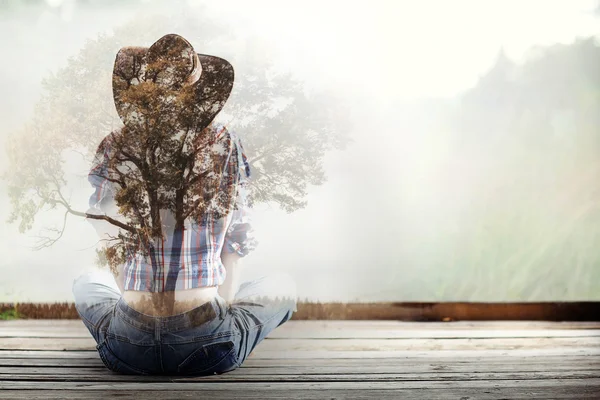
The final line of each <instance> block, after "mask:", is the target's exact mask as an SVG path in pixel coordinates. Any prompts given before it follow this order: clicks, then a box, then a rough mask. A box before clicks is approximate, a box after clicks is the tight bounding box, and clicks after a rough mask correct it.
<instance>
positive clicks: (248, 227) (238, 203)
mask: <svg viewBox="0 0 600 400" xmlns="http://www.w3.org/2000/svg"><path fill="white" fill-rule="evenodd" d="M232 139H233V140H234V143H235V150H236V151H235V152H234V156H235V157H232V160H231V161H232V162H231V163H230V165H229V168H230V172H229V173H234V174H238V182H237V187H236V189H237V190H236V191H237V194H236V198H235V207H234V209H233V211H232V218H231V223H230V225H229V227H228V229H227V233H226V235H225V245H224V246H225V247H224V248H225V250H226V251H227V252H229V253H234V252H235V253H237V254H238V255H239V256H241V257H244V256H246V255H248V254H249V253H250V252H251V251H253V250H254V249H255V248H256V246H257V245H258V242H257V240H256V238H255V236H254V229H253V227H252V209H251V207H250V204H249V197H248V180H249V178H250V164H249V163H248V159H247V158H246V154H245V153H244V148H243V147H242V143H241V141H240V140H239V138H238V137H237V136H235V135H232Z"/></svg>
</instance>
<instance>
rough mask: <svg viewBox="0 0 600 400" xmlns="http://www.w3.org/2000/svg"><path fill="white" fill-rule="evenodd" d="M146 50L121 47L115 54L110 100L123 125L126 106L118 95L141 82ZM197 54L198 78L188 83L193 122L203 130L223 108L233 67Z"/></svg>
mask: <svg viewBox="0 0 600 400" xmlns="http://www.w3.org/2000/svg"><path fill="white" fill-rule="evenodd" d="M147 51H148V48H147V47H124V48H122V49H121V50H119V52H118V53H117V56H116V59H115V66H114V69H113V81H112V88H113V98H114V100H115V101H114V103H115V108H116V109H117V113H118V114H119V117H120V118H121V120H122V121H123V123H124V124H125V125H127V119H128V114H129V108H130V104H128V103H126V102H124V101H121V97H122V94H123V93H124V92H125V91H126V90H127V88H129V87H130V86H131V85H135V84H136V83H135V82H134V81H137V82H141V81H142V79H143V77H142V74H143V69H142V68H141V66H142V65H143V64H144V62H145V61H144V60H145V57H146V53H147ZM197 54H198V59H199V61H200V64H201V66H202V73H201V74H200V77H199V79H198V80H197V81H196V82H194V83H192V84H191V86H192V87H193V92H194V94H195V99H194V104H193V106H194V111H195V114H194V115H195V116H197V119H196V121H195V126H196V129H197V130H202V129H204V128H206V127H207V126H208V125H209V124H210V123H211V122H212V121H213V120H214V118H215V117H216V116H217V114H218V113H219V112H220V111H221V110H222V109H223V107H224V106H225V102H226V101H227V99H228V98H229V95H230V94H231V90H232V89H233V81H234V71H233V66H232V65H231V64H230V63H229V62H228V61H227V60H224V59H222V58H220V57H216V56H211V55H207V54H200V53H197Z"/></svg>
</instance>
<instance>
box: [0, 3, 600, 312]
mask: <svg viewBox="0 0 600 400" xmlns="http://www.w3.org/2000/svg"><path fill="white" fill-rule="evenodd" d="M598 9H599V5H598V2H597V1H571V2H563V1H527V2H516V1H515V2H512V1H504V2H502V1H486V2H481V1H479V2H478V1H458V0H456V1H452V2H444V1H441V0H440V1H419V2H417V1H413V2H392V1H385V0H380V1H368V2H367V1H356V2H351V1H334V0H329V1H301V2H296V1H289V2H288V1H286V2H276V1H252V2H243V1H219V2H203V1H172V2H160V1H151V0H149V1H136V0H131V1H91V0H88V1H69V0H62V1H61V0H48V1H6V0H4V1H0V50H1V54H2V55H3V56H2V59H3V62H2V63H0V76H1V78H0V89H1V91H0V93H1V96H0V118H1V121H2V126H1V128H0V135H1V139H2V140H1V141H0V152H1V153H0V154H2V156H0V167H1V168H2V170H5V169H6V168H7V167H8V165H7V163H8V161H7V158H6V157H4V154H6V152H7V151H9V149H8V148H7V145H6V140H5V139H7V138H8V137H10V136H11V135H18V134H19V133H18V132H19V130H20V129H21V127H22V126H23V124H25V123H27V121H30V120H31V119H32V118H34V116H35V115H36V114H35V113H36V104H38V103H39V102H40V99H41V98H42V97H43V96H52V93H54V91H48V90H47V86H46V87H45V86H44V85H43V81H44V80H46V81H48V80H50V81H52V79H54V78H55V77H56V76H57V75H60V73H61V71H64V70H65V68H67V67H68V66H69V62H70V61H69V59H70V58H76V57H78V56H79V55H81V54H82V53H83V52H84V50H85V49H86V48H88V49H89V48H90V47H86V46H91V45H90V43H91V42H93V41H95V40H96V41H97V40H99V38H102V37H108V38H110V35H111V34H112V33H113V32H115V30H119V29H125V30H126V29H128V28H127V27H130V26H133V27H134V26H135V25H134V23H135V22H136V21H140V20H143V19H144V18H156V17H157V16H158V17H161V16H165V20H167V22H166V23H165V26H161V27H160V30H162V32H161V34H159V35H156V37H154V40H156V39H158V38H159V37H160V36H161V35H162V34H166V33H171V30H170V29H174V28H177V29H178V31H174V32H173V33H181V34H183V36H184V37H186V38H187V39H188V40H190V42H191V43H192V45H194V47H195V48H196V50H197V51H198V52H201V53H206V54H213V55H217V56H222V57H224V58H226V59H228V60H229V61H230V62H231V63H232V64H233V66H234V68H236V74H237V73H238V72H239V73H240V74H242V73H244V71H245V69H248V70H249V69H250V66H252V65H260V62H258V61H256V60H263V59H264V60H269V63H270V65H271V66H272V67H273V69H274V70H275V71H278V72H281V73H289V74H291V76H293V77H294V79H297V80H298V81H300V82H302V85H303V88H304V90H305V91H306V93H308V94H309V97H308V98H316V97H311V96H313V93H325V94H327V96H328V97H321V98H327V99H330V100H329V102H322V103H319V108H320V109H322V110H324V111H328V110H331V114H332V115H331V116H330V120H329V121H330V122H331V123H332V125H333V126H337V127H339V129H338V132H337V134H338V135H341V136H343V138H344V139H345V140H347V145H346V146H345V147H344V148H340V149H332V150H329V151H327V152H326V153H325V155H324V171H325V175H326V178H327V180H326V181H325V182H323V183H322V184H321V185H310V186H309V189H308V194H307V197H306V200H307V204H306V207H304V208H302V209H299V210H297V211H294V212H292V213H288V212H286V211H285V210H282V209H281V208H280V207H278V206H277V205H274V204H259V205H257V207H256V212H255V219H254V225H255V229H256V231H257V237H258V240H259V243H260V244H259V246H258V248H257V249H256V251H255V252H253V253H252V254H251V255H249V256H248V257H247V258H246V259H245V265H246V272H245V273H246V276H247V277H248V278H252V277H254V276H259V275H262V274H268V273H270V272H274V271H285V272H288V273H290V274H291V275H292V276H294V277H295V279H296V281H297V283H298V292H299V296H300V298H301V299H310V300H319V301H333V300H336V301H337V300H339V301H567V300H596V301H597V300H600V264H599V263H600V250H599V248H600V247H599V246H598V244H599V243H598V240H599V239H600V208H599V207H598V206H599V205H600V203H599V200H600V191H599V189H600V158H599V156H598V154H600V152H599V150H600V121H599V119H600V112H599V111H600V108H599V107H600V42H599V40H598V39H599V35H600V13H599V12H598ZM178 15H185V17H186V23H187V24H190V26H187V25H183V26H175V25H173V26H169V23H170V22H168V21H171V20H172V19H176V18H178ZM167 16H168V18H171V19H168V18H167ZM194 21H197V25H198V26H195V24H194ZM192 25H194V26H192ZM213 26H214V28H213ZM204 27H206V30H204V32H210V31H211V30H213V29H214V30H218V31H219V32H220V33H219V37H218V40H214V41H211V40H207V38H205V37H199V36H194V34H193V33H190V34H191V36H189V35H186V32H188V31H189V32H196V31H195V29H198V30H199V31H203V30H202V29H203V28H204ZM131 29H134V28H131ZM186 29H187V31H186ZM121 35H123V33H121ZM132 37H134V35H133V34H132ZM209 39H210V38H209ZM109 41H110V40H109ZM152 42H153V41H149V42H145V43H137V42H132V43H127V44H128V45H144V46H148V45H150V44H151V43H152ZM200 42H202V43H204V44H205V47H202V48H199V47H198V43H200ZM92 44H93V43H92ZM113 57H114V55H113ZM111 73H112V64H107V70H106V74H107V75H106V76H110V74H111ZM99 79H101V77H99ZM54 81H55V82H56V79H55V80H54ZM96 83H98V82H94V83H90V93H91V90H92V88H94V87H95V86H94V85H95V84H96ZM107 84H108V86H110V82H107ZM53 90H55V91H57V90H58V88H56V87H54V89H53ZM234 90H235V88H234ZM83 95H84V96H85V93H84V94H83ZM108 100H109V101H112V98H109V99H108ZM243 101H246V102H247V101H251V100H250V99H248V98H243V97H242V96H238V97H237V98H235V97H234V98H233V99H232V102H233V103H234V104H239V103H241V102H243ZM309 117H310V116H307V118H309ZM229 122H231V123H232V124H233V125H234V126H235V124H236V122H235V121H233V122H232V121H229ZM289 123H291V124H294V123H296V122H295V121H289ZM297 123H298V124H302V123H304V122H303V121H301V120H300V118H299V119H298V121H297ZM41 128H42V129H43V127H41ZM236 131H237V132H238V133H239V135H240V136H241V137H242V140H244V137H245V132H244V129H243V124H241V123H238V129H236ZM108 133H109V131H106V132H105V133H103V134H108ZM247 134H248V135H250V134H251V133H247ZM101 139H102V136H98V143H99V141H100V140H101ZM96 144H97V143H95V144H94V145H96ZM251 150H252V149H251V146H250V148H249V149H248V151H249V153H250V154H249V157H250V158H251V157H252V152H251ZM48 151H52V149H51V148H49V149H48ZM290 162H293V160H290ZM67 164H68V166H67V169H69V170H70V171H71V178H72V179H71V180H70V187H69V188H70V196H71V199H72V201H73V203H74V204H77V205H78V208H79V209H84V208H85V207H87V198H88V197H89V195H90V194H91V193H92V192H93V191H92V190H91V187H90V186H89V184H88V183H87V181H86V179H85V174H86V172H87V171H86V170H85V168H86V165H88V164H86V163H82V162H80V163H79V164H78V163H77V162H73V163H71V161H70V160H67ZM71 164H72V165H71ZM88 166H89V165H88ZM5 192H6V186H5V182H4V181H0V220H1V221H2V223H0V226H1V229H2V230H1V231H0V252H1V254H3V258H2V260H0V302H11V301H21V302H23V301H71V300H72V298H71V284H72V281H73V279H74V278H75V277H77V276H78V275H79V274H80V273H82V272H84V271H86V270H90V269H94V268H96V267H95V266H94V257H95V253H94V246H95V243H96V240H97V239H96V234H95V232H94V229H93V228H92V227H91V225H90V224H89V223H87V222H86V221H84V220H83V219H78V218H76V217H70V218H69V221H68V225H67V230H66V232H65V234H64V236H63V237H62V238H61V240H60V241H59V242H57V243H56V244H55V245H53V246H52V247H51V248H47V249H43V250H40V251H32V250H31V247H32V246H33V245H34V243H35V238H34V236H35V235H38V234H39V233H40V232H41V230H42V229H43V228H44V227H45V226H49V225H50V226H51V225H53V224H55V223H56V222H57V221H61V219H62V213H61V212H54V211H49V212H47V213H41V214H39V215H38V217H37V218H36V224H35V226H34V228H33V229H32V230H31V231H28V232H27V233H25V234H20V233H19V230H18V226H17V225H15V224H7V223H5V222H4V221H6V220H7V218H8V216H9V214H10V210H11V205H10V202H9V200H8V197H7V196H6V195H5Z"/></svg>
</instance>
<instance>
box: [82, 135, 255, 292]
mask: <svg viewBox="0 0 600 400" xmlns="http://www.w3.org/2000/svg"><path fill="white" fill-rule="evenodd" d="M213 129H215V131H214V133H215V134H216V135H217V143H220V144H222V145H223V147H224V149H225V151H224V152H223V156H222V157H223V164H222V165H225V166H226V168H227V173H228V174H231V175H229V176H237V177H238V180H239V181H238V185H239V186H238V191H237V193H238V194H237V197H236V202H237V204H236V207H235V209H234V210H232V212H230V213H229V214H227V215H226V216H225V217H223V218H220V219H215V218H213V217H212V216H211V215H210V213H209V214H208V215H207V216H206V218H203V219H202V222H201V223H199V222H197V221H195V220H191V218H188V220H186V221H185V226H184V229H183V231H180V232H175V230H174V229H173V225H174V216H173V213H172V212H171V211H169V210H161V211H160V214H161V220H162V221H163V225H165V226H166V229H165V237H164V238H163V239H155V240H153V250H151V251H150V259H148V256H146V257H145V256H144V255H143V254H135V255H132V256H131V257H129V258H128V259H127V261H126V263H125V265H124V266H123V275H124V279H125V281H124V289H125V290H139V291H148V292H164V291H169V290H181V289H192V288H197V287H206V286H218V285H221V284H222V283H223V282H224V281H225V268H224V266H223V263H222V262H221V251H222V250H225V251H228V252H236V253H237V254H239V255H240V256H245V255H247V254H248V253H249V252H250V251H252V250H253V249H254V248H255V247H256V240H255V239H254V237H253V236H252V232H253V231H252V226H251V224H250V213H249V205H248V196H247V180H248V178H249V177H250V165H249V164H248V160H247V158H246V155H245V154H244V149H243V147H242V143H241V141H240V139H239V137H238V136H237V135H235V134H234V133H232V132H229V131H228V130H227V129H225V127H224V126H222V125H216V126H214V127H213ZM109 152H110V137H109V138H108V140H105V141H103V142H102V143H101V144H100V147H99V148H98V152H97V154H96V159H95V162H94V166H93V168H92V170H91V171H90V173H89V175H88V181H89V182H90V183H91V184H92V186H93V187H94V188H95V191H94V193H93V194H92V196H91V197H90V200H89V206H90V209H89V210H88V213H90V214H105V215H109V216H111V217H113V218H115V219H119V218H118V217H119V214H118V207H117V206H116V203H115V201H114V198H113V196H114V193H115V191H116V189H117V188H115V187H113V184H112V183H111V182H109V181H108V180H107V179H106V178H105V177H106V176H107V171H108V167H107V164H108V160H109V155H110V153H109ZM242 172H243V173H242ZM88 221H90V222H91V223H92V224H93V225H95V227H96V229H97V230H98V231H99V232H102V231H104V232H108V231H109V230H111V229H112V231H113V233H112V234H113V235H114V232H115V231H118V228H116V227H115V226H114V225H111V224H109V223H108V222H105V221H102V220H94V219H88ZM98 224H101V227H102V230H100V229H99V228H100V226H99V225H98ZM169 227H170V229H169Z"/></svg>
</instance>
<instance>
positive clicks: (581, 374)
mask: <svg viewBox="0 0 600 400" xmlns="http://www.w3.org/2000/svg"><path fill="white" fill-rule="evenodd" d="M599 376H600V369H596V370H591V371H559V372H556V371H553V372H545V371H536V372H521V371H516V372H461V373H451V372H434V373H408V372H406V373H400V374H398V373H380V372H377V373H366V372H365V373H360V372H358V373H354V374H347V373H332V371H331V370H330V371H329V373H327V372H323V371H321V373H313V374H291V373H287V374H252V373H247V371H240V373H233V372H232V373H228V374H223V375H211V376H202V377H187V378H184V377H180V376H135V375H122V374H113V373H111V372H110V371H108V370H106V371H104V370H98V369H96V370H92V371H88V372H87V373H78V374H64V373H58V374H23V373H20V374H16V373H15V374H2V375H0V382H6V381H18V382H26V381H35V382H42V381H53V382H291V383H293V382H356V381H361V382H366V381H375V382H400V381H428V382H431V381H461V382H462V381H474V380H485V381H494V380H501V381H503V380H540V379H546V380H547V379H587V378H598V377H599Z"/></svg>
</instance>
